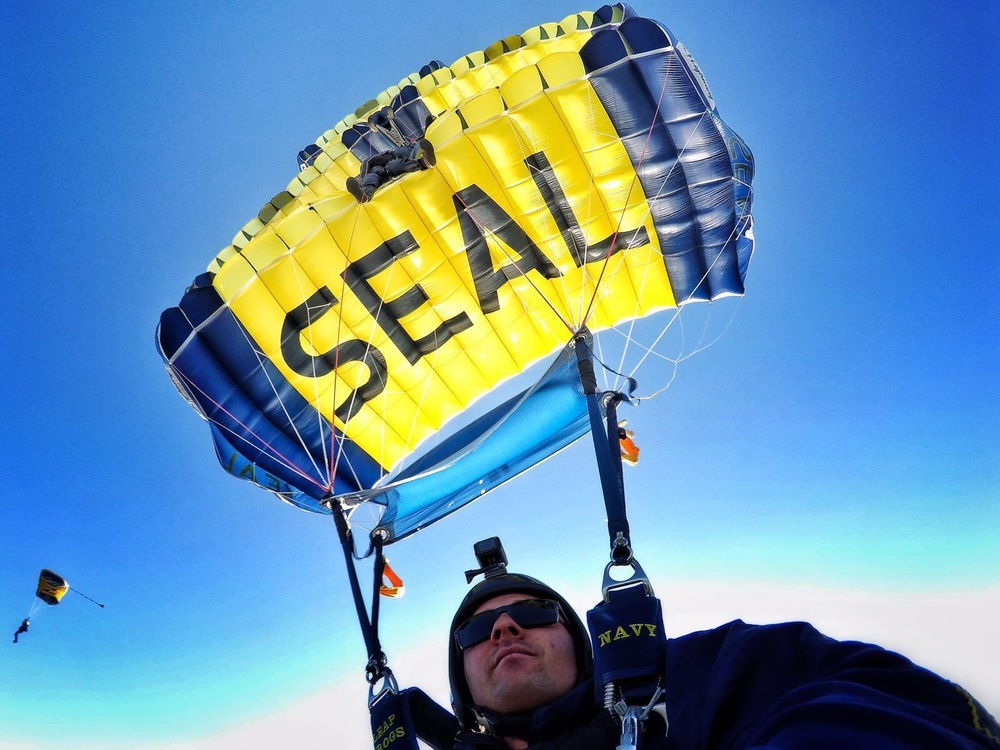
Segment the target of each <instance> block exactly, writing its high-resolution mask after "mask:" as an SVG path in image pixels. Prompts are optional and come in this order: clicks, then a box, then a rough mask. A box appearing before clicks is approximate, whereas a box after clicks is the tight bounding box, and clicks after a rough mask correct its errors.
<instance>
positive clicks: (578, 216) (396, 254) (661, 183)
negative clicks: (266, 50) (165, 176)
mask: <svg viewBox="0 0 1000 750" xmlns="http://www.w3.org/2000/svg"><path fill="white" fill-rule="evenodd" d="M387 123H388V124H389V125H390V126H391V127H387V125H386V124H387ZM417 138H426V139H427V140H428V141H429V142H430V143H431V144H432V145H433V149H434V153H435V154H436V164H435V165H434V166H433V167H432V168H430V169H424V170H420V171H414V172H410V173H408V174H405V175H404V176H402V177H400V178H398V179H396V180H393V181H391V182H390V183H389V184H387V185H384V186H383V187H381V188H380V189H379V191H378V192H376V193H375V195H374V198H373V199H372V200H371V201H370V202H368V203H365V204H364V205H361V204H359V203H358V202H357V201H355V200H354V199H353V198H352V197H351V195H349V194H348V193H347V192H346V191H345V181H346V180H347V178H348V177H352V176H356V175H358V174H359V171H360V170H361V167H362V163H363V161H364V160H365V159H366V158H368V157H369V156H372V155H373V154H376V153H379V152H383V151H386V150H389V149H392V148H394V147H395V146H397V145H399V144H400V142H401V141H403V142H405V141H412V140H414V139H417ZM299 166H300V168H301V171H299V172H298V173H297V175H296V177H295V178H294V179H293V180H292V182H291V183H290V184H289V185H288V187H287V188H286V189H285V190H284V191H282V192H280V193H279V194H277V195H276V196H275V197H274V198H273V199H272V200H271V201H270V202H269V203H268V204H267V205H265V206H264V208H263V209H262V210H261V211H260V212H259V214H258V215H257V217H256V218H255V219H253V220H252V221H251V222H250V223H248V224H247V225H246V226H245V227H244V228H243V229H242V230H241V231H240V232H239V233H238V234H237V235H236V237H235V238H234V239H233V242H232V244H231V245H230V246H228V247H226V248H225V249H223V250H222V251H221V252H220V253H219V254H218V255H217V257H216V258H215V259H214V260H213V261H212V262H211V263H210V265H209V267H208V270H207V272H205V273H202V274H201V275H200V276H198V277H197V278H196V279H195V281H194V283H193V284H192V285H191V286H190V288H189V289H188V290H187V291H186V293H185V294H184V296H183V298H182V299H181V302H180V304H179V305H178V306H177V307H172V308H170V309H168V310H166V311H164V313H163V314H162V316H161V319H160V324H159V327H158V330H157V347H158V349H159V352H160V354H161V356H162V357H163V359H164V361H165V362H166V364H167V368H168V371H169V373H170V375H171V377H172V379H173V381H174V384H175V385H176V387H177V389H178V390H179V391H180V392H181V394H182V395H183V396H184V397H185V398H186V399H187V400H188V401H189V402H190V403H191V405H192V406H193V407H194V408H195V409H196V410H197V411H198V412H199V413H200V414H201V416H202V417H204V418H205V419H206V420H207V421H208V423H209V425H210V428H211V432H212V436H213V439H214V442H215V448H216V452H217V454H218V458H219V460H220V462H221V463H222V465H223V466H224V467H225V468H226V470H227V471H229V472H230V473H232V474H234V475H236V476H239V477H241V478H243V479H246V480H249V481H251V482H254V483H256V484H258V485H259V486H261V487H263V488H264V489H267V490H269V491H271V492H274V493H275V494H276V495H278V497H280V498H281V499H283V500H285V501H288V502H291V503H293V504H295V505H297V506H299V507H301V508H305V509H307V510H312V511H317V512H329V503H330V502H331V501H335V500H340V501H342V502H344V503H345V504H346V505H348V506H357V505H359V504H362V503H365V502H369V503H376V504H378V505H379V506H381V507H382V509H383V511H384V514H383V516H382V519H381V527H382V529H383V530H384V533H385V538H386V540H387V541H388V542H392V541H394V540H396V539H399V538H402V537H404V536H406V535H407V534H410V533H412V532H414V531H416V530H417V529H419V528H421V527H422V526H424V525H426V524H428V523H430V522H432V521H434V520H437V519H438V518H440V517H442V516H444V515H446V514H448V513H450V512H452V511H454V510H456V509H458V508H459V507H461V506H462V505H464V504H466V503H468V502H470V501H471V500H473V499H475V498H476V497H478V496H480V495H481V494H483V493H484V492H486V491H488V490H490V489H492V488H493V487H496V486H497V485H499V484H500V483H502V482H504V481H506V480H507V479H509V478H511V477H512V476H514V475H516V474H518V473H519V472H521V471H523V470H525V469H527V468H529V467H530V466H532V465H533V464H535V463H537V462H538V461H540V460H542V459H544V458H545V457H546V456H549V455H551V454H552V453H555V452H556V451H558V450H560V449H562V448H563V447H565V446H566V445H568V444H569V443H571V442H573V441H574V440H576V439H577V438H579V437H580V436H581V435H583V434H585V433H586V432H587V430H588V420H587V406H586V401H585V398H584V396H583V392H582V389H581V386H580V382H579V376H578V374H577V372H576V360H575V356H574V355H573V353H572V351H571V347H572V341H573V340H574V337H575V336H576V335H577V334H579V333H581V332H584V331H588V332H594V333H598V332H600V331H607V330H610V329H613V328H614V327H615V326H617V325H619V324H622V323H623V322H625V321H631V320H635V319H639V318H645V317H647V316H650V315H653V314H655V313H657V312H658V311H662V310H670V309H673V308H677V307H679V306H682V305H685V304H687V303H690V302H695V301H710V300H713V299H717V298H719V297H723V296H729V295H740V294H742V293H743V281H744V277H745V274H746V270H747V265H748V262H749V259H750V255H751V252H752V248H753V233H752V226H751V216H750V204H751V195H752V194H751V190H750V183H751V180H752V177H753V157H752V154H751V152H750V149H749V148H748V147H747V145H746V144H745V143H744V142H743V141H742V139H740V138H739V136H737V135H736V134H735V133H734V132H733V131H732V130H731V129H730V128H729V127H728V126H727V125H726V124H725V123H723V121H722V120H721V119H720V117H719V115H718V112H717V110H716V106H715V103H714V101H713V99H712V96H711V94H710V93H709V90H708V87H707V85H706V82H705V80H704V78H703V77H702V74H701V71H700V70H699V68H698V66H697V65H696V64H695V62H694V60H693V59H692V58H691V57H690V56H689V54H688V53H687V51H686V50H685V49H684V47H683V46H682V45H680V44H679V43H678V42H677V41H676V39H675V38H674V36H673V35H672V34H671V32H670V31H668V30H667V29H666V28H664V27H663V26H661V25H660V24H658V23H657V22H655V21H652V20H649V19H646V18H642V17H640V16H638V15H637V14H636V13H635V12H634V11H633V10H632V9H631V8H629V7H628V6H624V5H615V6H604V7H602V8H600V9H599V10H597V11H596V12H587V13H579V14H575V15H572V16H570V17H568V18H566V19H564V20H563V21H562V22H561V23H549V24H544V25H542V26H537V27H535V28H533V29H529V30H528V31H525V32H524V33H523V34H520V35H514V36H508V37H505V38H503V39H501V40H499V41H497V42H496V43H494V44H493V45H491V46H489V47H487V48H486V49H485V50H481V51H477V52H472V53H470V54H468V55H466V56H465V57H463V58H461V59H460V60H457V61H456V62H454V63H453V64H452V65H450V66H445V65H443V64H441V63H439V62H433V63H430V64H429V65H427V66H425V67H424V68H423V69H422V70H421V71H419V72H418V73H414V74H412V75H410V76H409V77H407V78H405V79H403V80H402V81H400V82H399V84H398V85H396V86H393V87H392V88H390V89H388V90H386V91H384V92H383V93H381V94H380V95H378V96H377V97H375V98H374V99H372V100H371V101H369V102H368V103H366V104H365V105H363V106H362V107H360V108H358V109H357V110H356V111H355V113H354V114H353V115H351V116H349V117H347V118H345V119H343V120H341V121H340V122H339V123H338V124H337V125H336V126H334V128H332V129H331V130H329V131H327V132H326V133H324V134H323V135H322V136H321V137H320V138H319V139H318V140H317V142H316V143H315V144H314V145H311V146H308V147H307V148H305V149H303V151H301V152H300V153H299ZM543 360H544V361H550V364H549V366H548V369H547V370H546V371H545V374H544V375H542V376H541V377H540V378H536V379H535V380H536V381H537V382H534V383H533V385H531V386H530V387H527V388H525V390H523V391H520V392H519V393H516V394H515V395H512V396H511V397H510V398H509V399H508V400H507V401H505V402H503V403H500V404H499V405H497V406H495V407H494V408H492V410H490V411H487V412H486V413H485V414H482V415H481V416H478V417H477V418H476V419H469V420H468V424H466V425H465V426H463V427H462V428H461V429H460V430H457V431H456V432H454V433H453V434H449V436H448V437H447V438H446V439H443V438H441V435H442V434H444V432H443V431H444V428H445V426H446V425H449V423H455V422H458V421H461V419H459V418H461V417H463V415H466V413H467V410H468V409H469V408H470V406H471V405H472V404H474V403H475V402H477V401H479V400H480V399H481V398H483V397H484V396H486V395H487V394H489V393H491V392H494V391H496V390H497V389H498V388H500V387H501V386H502V385H503V384H505V383H506V381H508V380H511V379H515V378H517V377H518V376H519V375H520V374H521V373H524V372H525V371H526V370H528V368H529V367H531V366H532V365H533V364H534V363H538V362H541V361H543Z"/></svg>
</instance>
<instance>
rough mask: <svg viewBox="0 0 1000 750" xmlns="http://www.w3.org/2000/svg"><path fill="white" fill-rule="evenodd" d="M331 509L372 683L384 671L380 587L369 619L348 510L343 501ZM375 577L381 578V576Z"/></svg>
mask: <svg viewBox="0 0 1000 750" xmlns="http://www.w3.org/2000/svg"><path fill="white" fill-rule="evenodd" d="M332 510H333V520H334V522H335V523H336V525H337V536H338V537H339V538H340V546H341V549H342V550H343V553H344V562H345V563H346V564H347V579H348V581H349V583H350V585H351V595H352V596H353V597H354V608H355V610H356V612H357V615H358V625H359V626H360V627H361V637H362V638H364V641H365V648H366V649H367V650H368V666H367V668H366V670H365V673H366V675H367V678H368V682H369V684H371V683H373V682H375V681H377V680H378V679H379V678H381V677H382V675H383V673H384V671H385V654H384V653H383V651H382V645H381V644H380V643H379V640H378V622H377V620H378V589H377V588H376V590H375V593H376V596H375V599H374V601H373V603H372V617H371V619H369V617H368V612H367V610H365V599H364V597H363V596H362V594H361V584H360V583H359V581H358V571H357V569H356V568H355V567H354V540H353V538H352V534H351V525H350V523H349V522H348V520H347V511H346V510H345V509H344V506H343V504H342V503H338V504H337V505H335V506H334V507H333V508H332ZM380 552H381V550H380ZM381 560H382V555H381V554H379V556H378V561H381ZM375 580H376V581H380V580H381V576H379V577H377V578H376V579H375ZM376 586H377V584H376Z"/></svg>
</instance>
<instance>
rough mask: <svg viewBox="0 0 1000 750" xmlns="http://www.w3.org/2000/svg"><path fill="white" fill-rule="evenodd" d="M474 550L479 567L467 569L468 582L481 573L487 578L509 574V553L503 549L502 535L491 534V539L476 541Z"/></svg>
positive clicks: (466, 578)
mask: <svg viewBox="0 0 1000 750" xmlns="http://www.w3.org/2000/svg"><path fill="white" fill-rule="evenodd" d="M472 551H473V552H475V554H476V562H478V563H479V568H478V569H477V570H467V571H465V580H466V583H472V579H473V578H475V577H476V576H477V575H479V574H480V573H482V574H483V575H484V576H486V580H489V579H491V578H498V577H499V576H503V575H507V553H505V552H504V551H503V543H502V542H501V541H500V537H498V536H491V537H490V538H489V539H483V540H482V541H480V542H476V543H475V544H474V545H473V546H472Z"/></svg>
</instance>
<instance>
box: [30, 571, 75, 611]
mask: <svg viewBox="0 0 1000 750" xmlns="http://www.w3.org/2000/svg"><path fill="white" fill-rule="evenodd" d="M67 591H69V584H68V583H67V582H66V579H65V578H63V577H62V576H61V575H59V574H58V573H53V572H52V571H51V570H48V569H47V568H43V569H42V572H41V573H39V574H38V588H37V589H36V591H35V596H37V597H38V598H39V599H41V600H42V601H43V602H45V603H46V604H49V605H55V604H58V603H59V602H60V601H61V600H62V598H63V596H65V595H66V592H67Z"/></svg>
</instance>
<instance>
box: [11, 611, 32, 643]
mask: <svg viewBox="0 0 1000 750" xmlns="http://www.w3.org/2000/svg"><path fill="white" fill-rule="evenodd" d="M29 624H30V620H29V619H28V618H27V617H25V618H24V620H22V621H21V627H19V628H18V629H17V630H16V631H15V632H14V643H17V637H18V636H19V635H21V633H27V632H28V625H29Z"/></svg>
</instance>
